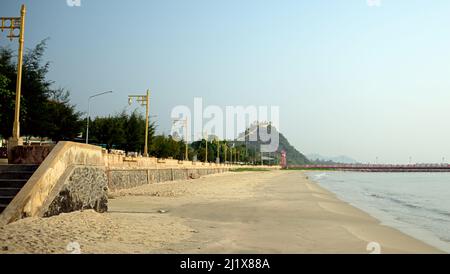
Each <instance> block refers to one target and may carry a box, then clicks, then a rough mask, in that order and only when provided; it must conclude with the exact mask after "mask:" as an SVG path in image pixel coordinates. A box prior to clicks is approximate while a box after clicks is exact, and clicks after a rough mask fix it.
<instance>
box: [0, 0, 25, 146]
mask: <svg viewBox="0 0 450 274" xmlns="http://www.w3.org/2000/svg"><path fill="white" fill-rule="evenodd" d="M26 13H27V10H26V7H25V5H22V8H21V10H20V17H0V20H1V26H0V29H1V31H2V32H3V31H4V30H5V29H9V34H8V35H7V37H8V38H9V39H10V40H11V41H12V40H13V39H14V38H18V40H19V53H18V56H17V59H18V60H17V81H16V102H15V110H14V124H13V131H12V138H11V139H10V140H9V142H8V152H9V151H10V150H11V149H12V148H13V147H16V146H20V145H22V144H23V141H22V139H21V138H20V96H21V88H22V64H23V44H24V41H25V15H26ZM8 22H9V24H6V23H8ZM17 29H18V30H19V35H16V34H15V33H14V31H15V30H17ZM8 155H11V154H10V153H8Z"/></svg>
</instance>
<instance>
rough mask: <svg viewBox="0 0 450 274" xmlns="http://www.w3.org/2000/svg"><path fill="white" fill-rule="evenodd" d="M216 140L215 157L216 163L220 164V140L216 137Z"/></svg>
mask: <svg viewBox="0 0 450 274" xmlns="http://www.w3.org/2000/svg"><path fill="white" fill-rule="evenodd" d="M216 141H217V157H216V163H217V164H220V141H219V138H217V139H216Z"/></svg>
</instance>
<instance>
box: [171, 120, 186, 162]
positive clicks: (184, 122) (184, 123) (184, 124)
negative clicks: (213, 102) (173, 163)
mask: <svg viewBox="0 0 450 274" xmlns="http://www.w3.org/2000/svg"><path fill="white" fill-rule="evenodd" d="M187 121H188V120H187V118H185V119H175V120H174V122H183V126H184V139H185V140H184V141H185V142H186V146H185V152H184V159H185V160H186V161H189V153H188V151H189V149H188V136H187V134H188V133H187Z"/></svg>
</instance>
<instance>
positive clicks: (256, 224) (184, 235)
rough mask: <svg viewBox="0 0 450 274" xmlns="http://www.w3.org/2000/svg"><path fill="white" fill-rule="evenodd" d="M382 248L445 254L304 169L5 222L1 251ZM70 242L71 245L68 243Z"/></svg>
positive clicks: (200, 183)
mask: <svg viewBox="0 0 450 274" xmlns="http://www.w3.org/2000/svg"><path fill="white" fill-rule="evenodd" d="M371 242H376V243H378V244H379V246H380V247H381V253H441V251H439V250H437V249H435V248H433V247H431V246H429V245H427V244H425V243H423V242H420V241H418V240H416V239H414V238H412V237H410V236H407V235H405V234H403V233H401V232H399V231H398V230H396V229H393V228H390V227H387V226H384V225H381V224H380V222H379V221H378V220H376V219H374V218H372V217H371V216H370V215H368V214H366V213H365V212H363V211H361V210H359V209H357V208H355V207H352V206H350V205H349V204H347V203H345V202H343V201H341V200H339V199H337V198H336V196H335V195H334V194H332V193H330V192H328V191H326V190H324V189H323V188H321V187H319V186H318V185H317V184H315V183H313V182H311V181H309V180H308V179H307V178H306V176H305V175H304V174H303V173H302V172H300V171H267V172H238V173H226V174H217V175H211V176H207V177H203V178H200V179H197V180H190V181H179V182H168V183H161V184H153V185H146V186H142V187H138V188H134V189H130V190H125V191H118V192H115V193H110V200H109V212H108V213H105V214H99V213H96V212H94V211H90V210H89V211H83V212H75V213H70V214H62V215H59V216H56V217H52V218H47V219H40V218H29V219H24V220H21V221H18V222H16V223H13V224H10V225H7V226H4V227H1V228H0V254H2V253H68V252H69V251H70V250H71V247H73V243H77V244H79V246H80V251H81V252H82V253H239V254H241V253H366V254H367V253H370V251H368V250H367V245H368V244H369V243H371ZM68 245H69V246H68Z"/></svg>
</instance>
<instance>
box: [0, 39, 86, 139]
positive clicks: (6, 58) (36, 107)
mask: <svg viewBox="0 0 450 274" xmlns="http://www.w3.org/2000/svg"><path fill="white" fill-rule="evenodd" d="M46 43H47V40H43V41H41V42H40V43H39V44H38V45H37V46H36V47H35V48H34V49H32V50H28V51H27V52H26V54H25V55H24V63H23V68H22V72H23V73H22V89H21V113H20V127H21V135H23V136H37V137H50V138H52V139H53V140H54V141H59V140H64V139H73V138H75V137H77V136H78V135H79V134H80V133H81V129H82V123H81V118H80V117H81V113H79V112H77V111H76V110H75V107H74V106H73V105H71V104H70V103H69V92H68V91H66V90H63V89H53V88H52V85H53V82H52V81H49V80H47V77H46V76H47V73H48V71H49V66H50V65H49V62H43V57H44V53H45V49H46ZM13 56H14V53H13V51H12V50H11V49H9V48H1V49H0V99H1V100H0V121H1V123H0V135H1V136H2V137H4V138H8V137H10V136H11V133H12V126H13V121H14V108H15V93H16V81H17V68H16V63H15V61H14V60H13Z"/></svg>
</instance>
